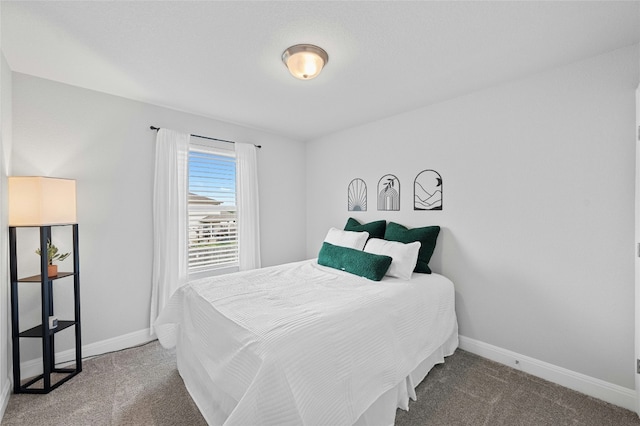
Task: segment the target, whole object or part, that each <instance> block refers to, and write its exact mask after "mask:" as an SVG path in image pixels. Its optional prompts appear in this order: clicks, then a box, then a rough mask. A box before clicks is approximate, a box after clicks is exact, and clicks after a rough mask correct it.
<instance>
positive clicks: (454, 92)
mask: <svg viewBox="0 0 640 426" xmlns="http://www.w3.org/2000/svg"><path fill="white" fill-rule="evenodd" d="M0 8H1V10H0V12H1V19H2V21H1V25H2V39H1V41H2V50H3V52H4V54H5V56H6V58H7V61H8V63H9V66H10V67H11V69H12V70H13V71H16V72H20V73H25V74H31V75H34V76H38V77H42V78H46V79H51V80H55V81H59V82H63V83H67V84H71V85H75V86H79V87H84V88H88V89H93V90H98V91H101V92H105V93H110V94H114V95H119V96H123V97H126V98H130V99H135V100H139V101H143V102H147V103H151V104H155V105H162V106H166V107H170V108H173V109H177V110H181V111H186V112H190V113H195V114H198V115H203V116H207V117H211V118H215V119H220V120H224V121H228V122H232V123H237V124H241V125H244V126H248V127H252V128H256V129H260V130H265V131H268V132H272V133H276V134H279V135H282V136H286V137H289V138H292V139H294V140H298V141H307V140H311V139H314V138H317V137H320V136H323V135H326V134H329V133H332V132H335V131H338V130H341V129H345V128H349V127H353V126H357V125H360V124H364V123H367V122H371V121H375V120H378V119H381V118H384V117H388V116H391V115H394V114H398V113H402V112H405V111H409V110H412V109H415V108H419V107H422V106H425V105H429V104H432V103H435V102H439V101H443V100H446V99H451V98H454V97H457V96H460V95H462V94H465V93H469V92H472V91H476V90H481V89H483V88H486V87H490V86H493V85H496V84H499V83H501V82H505V81H511V80H514V79H518V78H522V77H525V76H527V75H531V74H533V73H537V72H541V71H544V70H547V69H552V68H555V67H558V66H562V65H564V64H568V63H571V62H574V61H577V60H581V59H584V58H588V57H591V56H595V55H598V54H601V53H604V52H607V51H611V50H614V49H617V48H620V47H624V46H629V45H632V44H634V43H638V42H639V41H640V2H638V1H627V2H614V1H602V2H597V1H593V2H591V1H589V2H552V1H542V2H484V1H482V2H478V1H476V2H459V1H455V2H454V1H451V2H431V1H415V2H397V1H386V2H385V1H377V2H360V1H354V2H346V1H338V2H319V1H296V2H293V1H282V2H276V1H260V2H242V1H233V2H219V1H208V2H206V1H205V2H195V1H176V2H169V1H164V2H139V1H112V2H94V1H87V2H82V1H72V2H59V1H45V2H11V1H4V0H3V1H2V2H1V3H0ZM298 43H312V44H317V45H318V46H321V47H322V48H324V49H325V50H326V51H327V52H328V53H329V63H328V65H327V66H326V67H325V69H324V71H323V72H322V73H321V74H320V76H319V77H317V78H316V79H314V80H310V81H301V80H297V79H295V78H293V77H292V76H291V75H290V74H289V73H288V72H287V70H286V68H285V67H284V65H283V64H282V62H281V60H280V57H281V54H282V52H283V51H284V50H285V49H286V48H287V47H289V46H291V45H293V44H298Z"/></svg>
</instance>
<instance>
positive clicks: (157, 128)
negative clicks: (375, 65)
mask: <svg viewBox="0 0 640 426" xmlns="http://www.w3.org/2000/svg"><path fill="white" fill-rule="evenodd" d="M149 128H150V129H151V130H155V131H156V132H157V131H158V130H160V127H156V126H150V127H149ZM191 136H193V137H194V138H201V139H209V140H210V141H218V142H226V143H235V142H234V141H226V140H224V139H217V138H210V137H209V136H200V135H194V134H191ZM253 146H255V147H256V148H262V145H256V144H253Z"/></svg>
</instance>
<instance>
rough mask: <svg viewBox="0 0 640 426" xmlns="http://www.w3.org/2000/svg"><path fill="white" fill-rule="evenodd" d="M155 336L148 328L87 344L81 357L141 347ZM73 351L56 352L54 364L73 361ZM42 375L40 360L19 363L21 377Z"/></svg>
mask: <svg viewBox="0 0 640 426" xmlns="http://www.w3.org/2000/svg"><path fill="white" fill-rule="evenodd" d="M155 339H156V336H155V334H154V335H151V334H150V330H149V329H148V328H146V329H144V330H139V331H134V332H133V333H129V334H124V335H122V336H118V337H113V338H111V339H107V340H101V341H99V342H94V343H89V344H88V345H83V346H82V357H83V358H86V357H91V356H96V355H102V354H106V353H108V352H113V351H119V350H122V349H126V348H130V347H132V346H137V345H141V344H144V343H147V342H150V341H152V340H155ZM75 357H76V351H75V349H69V350H66V351H62V352H56V364H58V363H65V362H70V361H73V360H75ZM41 373H42V359H40V358H37V359H33V360H30V361H25V362H21V363H20V375H21V377H33V376H36V375H38V374H41Z"/></svg>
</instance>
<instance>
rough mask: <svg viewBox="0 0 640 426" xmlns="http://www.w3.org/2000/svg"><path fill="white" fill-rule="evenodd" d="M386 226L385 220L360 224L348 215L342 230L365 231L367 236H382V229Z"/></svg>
mask: <svg viewBox="0 0 640 426" xmlns="http://www.w3.org/2000/svg"><path fill="white" fill-rule="evenodd" d="M386 227H387V221H386V220H376V221H375V222H369V223H365V224H361V223H360V222H358V221H357V220H355V219H354V218H352V217H350V218H349V220H348V221H347V224H346V225H345V226H344V230H345V231H355V232H364V231H366V232H368V233H369V238H384V230H385V228H386Z"/></svg>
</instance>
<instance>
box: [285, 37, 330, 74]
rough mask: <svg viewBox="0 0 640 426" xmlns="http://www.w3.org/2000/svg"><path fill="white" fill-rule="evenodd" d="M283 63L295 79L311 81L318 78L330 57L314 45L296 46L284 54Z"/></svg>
mask: <svg viewBox="0 0 640 426" xmlns="http://www.w3.org/2000/svg"><path fill="white" fill-rule="evenodd" d="M282 62H284V64H285V65H286V66H287V68H288V69H289V72H290V73H291V75H292V76H294V77H295V78H299V79H300V80H311V79H312V78H315V77H317V76H318V74H320V71H322V67H324V66H325V65H326V64H327V62H329V55H327V52H325V50H324V49H322V48H320V47H318V46H314V45H313V44H296V45H295V46H291V47H290V48H288V49H287V50H285V51H284V52H283V53H282Z"/></svg>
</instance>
